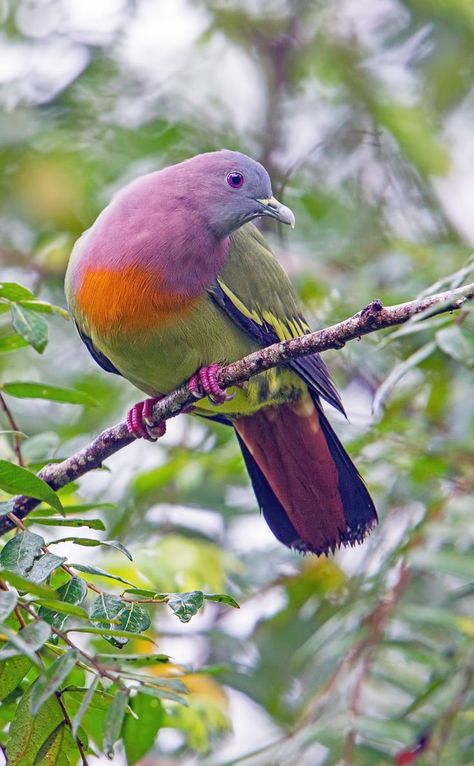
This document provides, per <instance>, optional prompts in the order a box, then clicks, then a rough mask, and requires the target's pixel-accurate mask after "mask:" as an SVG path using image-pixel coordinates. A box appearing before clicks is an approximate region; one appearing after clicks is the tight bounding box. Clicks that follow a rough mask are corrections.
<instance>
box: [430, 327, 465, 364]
mask: <svg viewBox="0 0 474 766" xmlns="http://www.w3.org/2000/svg"><path fill="white" fill-rule="evenodd" d="M436 342H437V343H438V346H439V347H440V349H441V351H443V352H444V353H445V354H448V356H450V357H451V358H452V359H455V360H456V361H457V362H461V363H462V364H465V365H466V367H474V333H473V332H469V330H466V329H464V327H461V326H460V325H457V324H451V325H449V327H444V328H443V329H442V330H438V332H437V333H436Z"/></svg>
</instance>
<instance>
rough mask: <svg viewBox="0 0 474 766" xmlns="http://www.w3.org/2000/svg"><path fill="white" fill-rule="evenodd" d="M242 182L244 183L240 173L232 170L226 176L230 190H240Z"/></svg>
mask: <svg viewBox="0 0 474 766" xmlns="http://www.w3.org/2000/svg"><path fill="white" fill-rule="evenodd" d="M243 182H244V177H243V175H242V173H239V171H238V170H232V171H231V172H230V173H229V175H228V176H227V183H228V184H229V186H230V187H231V188H232V189H240V187H241V186H242V184H243Z"/></svg>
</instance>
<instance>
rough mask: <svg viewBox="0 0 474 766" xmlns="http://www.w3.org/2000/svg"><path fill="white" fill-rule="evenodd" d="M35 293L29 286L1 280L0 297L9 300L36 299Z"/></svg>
mask: <svg viewBox="0 0 474 766" xmlns="http://www.w3.org/2000/svg"><path fill="white" fill-rule="evenodd" d="M34 297H35V296H34V294H33V293H32V292H31V290H28V288H27V287H24V286H23V285H19V284H18V283H17V282H0V298H6V299H7V300H9V301H22V300H31V299H32V298H33V299H34Z"/></svg>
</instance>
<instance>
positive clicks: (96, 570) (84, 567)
mask: <svg viewBox="0 0 474 766" xmlns="http://www.w3.org/2000/svg"><path fill="white" fill-rule="evenodd" d="M70 566H71V567H73V568H74V569H77V570H78V572H84V574H90V575H97V576H98V577H108V578H109V580H117V582H122V583H124V584H125V585H132V584H133V583H131V582H130V581H129V580H125V579H124V578H123V577H120V576H119V575H115V574H111V572H106V570H105V569H100V567H92V566H89V565H88V564H70Z"/></svg>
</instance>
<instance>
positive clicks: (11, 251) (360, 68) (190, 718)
mask: <svg viewBox="0 0 474 766" xmlns="http://www.w3.org/2000/svg"><path fill="white" fill-rule="evenodd" d="M0 17H1V22H2V28H1V37H0V102H1V104H2V107H3V108H2V111H1V113H0V164H1V169H2V172H1V176H0V200H1V210H0V259H1V264H2V271H1V279H2V280H3V281H5V280H8V281H18V282H21V283H22V284H25V285H26V286H27V287H29V288H30V289H32V290H34V291H35V293H36V294H38V295H39V297H40V298H43V299H46V300H51V301H53V302H54V303H56V304H59V305H62V306H64V295H63V276H64V271H65V268H66V263H67V259H68V256H69V253H70V250H71V246H72V243H73V242H74V240H75V238H76V237H77V236H78V235H79V234H80V233H81V232H82V231H83V230H84V229H85V228H87V227H88V226H89V225H90V224H91V223H92V221H93V220H94V218H95V216H96V215H97V214H98V212H99V211H100V210H101V209H102V207H103V206H104V205H105V204H106V203H107V202H108V200H109V199H110V198H111V196H112V194H113V193H114V192H115V191H116V190H117V189H118V188H120V187H121V186H122V185H123V184H124V183H126V182H127V181H129V180H130V179H132V178H134V177H136V176H137V175H139V174H142V173H145V172H148V171H151V170H155V169H158V168H161V167H163V166H166V165H168V164H170V163H173V162H176V161H179V160H181V159H184V158H185V157H188V156H191V155H193V154H196V153H199V152H203V151H207V150H214V149H218V148H221V147H228V148H235V149H239V150H242V151H244V152H246V153H248V154H250V155H251V156H253V157H255V158H256V159H259V160H261V161H262V162H263V163H264V164H265V165H266V167H267V168H268V170H269V172H270V173H271V175H272V178H273V182H274V192H275V194H276V196H278V197H282V198H283V199H284V201H285V203H286V204H288V205H290V206H291V207H292V208H293V209H294V211H295V214H296V218H297V228H296V229H295V231H294V232H291V233H289V232H287V231H285V232H280V231H277V230H276V229H275V228H274V227H271V226H270V227H269V230H268V231H266V235H267V236H268V237H269V238H270V239H271V241H272V242H273V245H274V247H275V249H276V251H277V252H278V255H279V258H280V260H281V262H282V263H283V264H284V266H285V267H286V268H287V270H288V271H289V273H290V274H291V277H292V279H293V281H294V283H295V285H296V286H297V288H298V290H299V292H300V295H301V299H302V301H303V303H304V307H305V312H306V314H307V315H308V317H310V318H311V320H312V323H313V325H314V326H315V327H316V326H322V325H324V324H329V323H331V322H333V321H337V320H339V319H342V318H344V317H346V316H348V315H350V314H351V313H353V312H354V311H357V310H359V309H360V308H361V307H363V306H364V305H365V304H367V303H368V302H369V301H370V300H372V299H374V298H376V297H378V298H381V299H382V300H383V301H384V302H385V303H387V304H390V303H396V302H401V301H404V300H409V299H411V298H414V297H415V296H416V295H417V294H419V293H420V292H422V291H426V290H428V288H430V287H431V286H433V291H434V290H436V289H438V288H440V287H441V288H445V287H449V286H450V285H452V284H455V285H457V284H459V283H460V282H462V280H463V279H465V280H467V281H472V262H471V265H470V263H469V257H470V253H471V248H472V242H473V239H474V216H473V183H474V171H473V168H474V132H473V130H472V125H473V118H474V91H473V72H474V66H473V64H474V61H473V59H474V6H473V4H472V0H446V2H436V0H405V1H402V0H377V1H376V0H358V1H357V2H351V1H350V0H330V2H318V1H317V0H314V1H313V2H304V0H287V1H286V2H285V0H265V1H264V0H244V1H243V2H242V1H241V2H236V1H234V0H134V1H133V0H128V1H127V0H101V1H100V2H93V1H92V0H17V1H16V2H15V0H2V2H1V3H0ZM470 274H471V278H469V275H470ZM49 325H50V341H49V344H48V346H47V348H46V350H45V351H44V353H43V354H42V355H40V354H38V353H37V352H36V351H35V350H33V349H31V348H17V347H18V346H19V345H20V342H19V341H18V338H17V336H16V335H15V333H14V331H13V330H12V328H11V326H10V325H9V324H8V322H7V321H5V322H4V323H3V324H2V326H1V327H0V351H1V352H4V353H1V354H0V381H1V383H2V384H5V383H7V382H11V381H17V380H23V381H25V380H27V381H41V382H43V383H50V384H56V385H64V386H72V387H74V388H76V389H79V390H82V391H84V392H86V393H88V394H89V395H90V396H91V397H92V398H93V399H94V400H95V401H96V402H97V404H98V406H95V407H93V406H89V407H81V406H74V405H70V404H58V403H52V402H48V401H39V400H34V401H33V400H28V399H21V400H20V399H16V398H14V397H11V396H10V397H9V396H6V400H7V401H8V404H9V406H10V407H11V409H12V411H13V413H14V415H15V418H16V420H17V422H18V425H19V428H20V429H21V430H22V431H23V432H25V433H26V434H27V438H26V439H24V440H23V454H24V456H25V459H26V460H27V461H28V463H29V464H31V465H34V464H35V463H37V462H40V463H41V462H44V461H47V460H48V459H51V458H57V457H62V456H66V455H69V454H71V453H72V452H73V451H74V450H75V449H77V448H78V447H79V446H81V445H83V444H85V443H87V442H88V441H90V439H91V438H92V437H93V436H94V435H95V434H96V433H97V432H98V431H99V430H100V429H102V428H104V427H105V426H106V425H110V424H112V423H113V422H115V421H117V420H118V419H121V418H122V417H123V415H124V412H125V410H126V408H127V406H129V405H130V403H131V402H132V401H133V400H134V399H136V398H137V392H136V391H134V390H132V388H131V386H130V385H128V384H127V383H126V382H124V381H122V380H120V379H118V378H116V377H114V376H108V375H107V374H105V373H104V372H102V371H101V370H99V368H97V367H95V366H94V363H93V361H92V360H91V359H90V358H89V357H88V354H87V351H86V349H85V348H84V347H83V346H82V345H81V343H80V341H79V338H78V337H77V335H76V333H75V331H74V328H73V327H72V325H71V324H70V323H66V322H65V321H64V320H63V319H62V318H61V317H56V318H53V319H52V320H51V321H50V322H49ZM473 330H474V317H473V315H472V313H470V311H469V310H466V311H463V312H462V313H460V314H459V315H458V316H456V317H453V316H449V315H448V316H442V317H436V318H432V319H430V320H428V321H426V322H424V323H422V324H419V323H417V324H413V325H410V326H409V327H407V328H404V329H403V330H402V331H391V332H389V333H378V334H376V335H371V336H369V337H367V338H365V339H363V340H362V341H361V342H360V343H352V344H350V346H349V347H347V348H345V349H343V350H342V351H340V352H337V353H336V352H330V353H328V354H326V361H327V362H328V363H329V365H330V367H331V370H332V372H333V374H334V377H335V380H336V382H337V384H338V386H339V388H340V389H341V392H342V395H343V400H344V402H345V405H346V407H347V410H348V412H349V417H350V423H346V422H342V419H338V418H337V416H334V417H333V418H332V419H333V422H334V423H335V426H336V427H337V429H338V431H339V432H340V434H341V436H342V438H343V440H344V441H345V443H346V445H348V449H349V451H350V452H351V454H352V455H353V456H354V458H355V459H356V462H357V464H358V466H359V467H360V470H361V473H362V474H363V475H364V477H365V479H366V481H367V483H368V486H369V488H370V490H371V492H372V494H373V496H374V498H375V500H376V504H377V507H378V510H379V514H380V517H381V524H380V526H379V528H378V530H377V531H376V532H375V534H374V535H373V536H372V537H371V539H370V540H368V541H367V542H366V543H365V545H364V546H363V547H362V548H359V549H354V550H347V551H341V552H340V553H338V554H337V555H336V556H335V557H334V558H332V557H331V558H330V559H316V558H311V557H308V558H306V559H302V558H300V557H298V556H297V555H296V554H292V553H290V552H289V551H287V550H285V549H284V548H283V547H282V546H279V545H278V544H277V543H276V542H275V540H273V538H272V537H271V535H270V533H269V532H268V531H267V529H266V527H265V524H264V522H263V520H262V519H261V518H259V515H258V513H257V510H256V507H255V501H254V498H253V495H252V492H251V490H250V488H249V484H248V480H247V477H246V475H245V472H244V468H243V462H242V460H241V458H240V456H239V452H238V448H237V445H236V443H235V440H234V439H233V438H232V434H231V433H229V432H228V431H227V430H226V429H225V428H223V427H218V426H214V425H212V424H211V425H204V424H203V423H201V422H194V421H192V420H191V419H190V418H189V417H187V416H182V417H180V418H178V419H176V420H174V421H172V422H170V424H169V429H168V434H167V436H166V437H165V438H164V439H163V440H162V441H160V443H159V444H158V445H156V446H154V445H149V444H134V445H132V446H131V447H128V448H127V449H126V450H123V451H122V452H121V453H119V454H118V455H117V456H115V457H114V458H113V459H111V460H110V461H109V462H108V470H107V471H105V470H103V471H99V472H95V473H94V474H90V475H88V476H86V477H85V478H84V479H83V480H82V481H81V482H80V484H79V486H73V487H72V490H70V491H69V494H68V495H67V498H68V500H67V502H69V503H73V502H75V503H79V502H80V503H85V502H99V501H100V502H108V503H112V504H113V506H112V507H110V508H108V507H104V508H103V509H102V517H103V520H104V523H105V524H106V526H107V537H108V538H118V539H120V540H121V541H123V542H124V543H125V544H126V545H127V546H128V547H129V548H130V550H131V551H132V553H133V554H134V562H133V564H132V563H129V562H126V564H125V565H124V564H123V561H125V559H122V558H120V559H119V557H118V556H119V554H117V557H116V556H115V554H112V553H107V554H106V553H102V552H101V553H100V554H98V553H97V551H98V550H99V549H93V551H94V555H93V556H88V555H87V549H81V553H82V551H83V550H84V551H86V553H84V554H83V556H82V558H80V559H79V560H81V561H84V562H86V563H87V562H91V561H94V563H95V564H99V565H101V566H106V567H107V568H108V569H109V570H111V571H113V572H115V573H116V574H118V575H120V576H122V577H125V578H127V579H131V580H132V581H133V582H135V583H137V582H139V583H141V584H142V586H143V587H148V588H150V587H151V588H153V589H156V590H160V591H189V590H193V589H200V590H210V591H219V592H221V591H227V592H229V593H231V594H232V595H233V596H234V597H235V598H236V599H237V600H238V601H239V603H240V605H241V609H240V611H239V612H236V611H234V610H231V609H229V608H227V607H223V606H221V605H217V604H208V605H207V606H206V609H205V611H204V612H203V613H202V614H199V615H197V616H196V617H195V618H193V620H192V622H191V623H189V624H186V625H180V624H179V623H178V622H177V621H176V619H175V618H174V617H173V616H168V615H167V614H166V613H165V612H164V611H163V610H162V609H160V611H158V612H153V614H152V617H153V630H154V631H155V634H156V639H157V641H158V643H159V647H160V651H163V652H166V653H168V654H169V655H171V656H172V657H173V659H174V661H175V662H177V663H180V664H181V665H182V667H184V668H186V669H187V670H188V671H189V674H188V675H187V676H186V678H187V681H186V683H187V685H188V689H189V692H190V693H189V698H190V706H189V707H187V708H184V707H182V706H180V705H178V704H173V703H169V704H168V707H167V708H166V710H165V712H164V713H163V717H162V719H160V720H159V721H158V723H157V721H156V717H155V720H154V726H155V728H154V729H153V731H152V736H151V740H150V742H149V743H148V744H149V747H151V750H150V751H149V754H148V755H147V756H146V757H145V759H144V760H143V761H142V763H143V764H144V765H145V764H146V766H152V765H158V764H160V765H162V766H165V764H166V766H171V765H172V764H178V763H179V764H185V765H186V766H191V764H197V763H200V764H205V766H222V765H223V764H234V763H237V762H238V763H243V764H249V766H259V765H261V766H268V765H269V764H285V765H286V764H288V765H291V764H299V766H318V765H319V764H321V765H322V764H325V765H326V766H330V765H331V764H355V765H356V764H360V766H370V765H371V764H374V765H379V764H380V765H382V764H393V763H395V762H397V763H412V762H414V760H415V759H417V763H420V766H421V765H422V764H430V765H431V766H435V764H439V763H443V764H445V765H446V766H449V765H450V764H451V765H452V766H458V765H459V764H469V763H472V762H473V761H474V737H473V733H472V732H473V717H474V707H473V698H472V678H473V674H474V655H473V637H474V611H473V606H474V604H473V601H474V589H473V586H472V578H473V574H474V568H473V558H472V545H473V537H474V525H473V521H472V507H473V500H474V482H473V475H474V472H473V457H474V454H473V452H474V450H473V443H474V442H473V437H474V417H473V416H474V397H473V395H472V368H473V366H474V334H473ZM12 349H13V350H12ZM4 427H5V428H7V426H6V424H4ZM0 453H1V456H2V457H4V458H7V459H14V453H13V451H12V444H11V441H10V436H8V435H0ZM63 497H66V495H64V494H63ZM65 502H66V501H65ZM82 515H84V514H82ZM32 528H33V530H34V531H40V528H39V527H37V526H33V527H32ZM48 531H49V528H48ZM60 532H61V530H58V534H57V537H59V536H62V535H61V534H60ZM43 534H44V530H43ZM59 550H61V551H62V549H60V548H59V547H58V551H59ZM78 556H79V554H78V553H75V560H78ZM113 587H114V585H113V583H111V584H110V588H111V590H113ZM100 642H101V643H100ZM91 645H92V649H94V647H95V648H96V649H97V650H98V651H99V650H100V651H105V650H104V646H105V647H107V646H108V645H106V644H105V643H104V641H103V640H102V639H99V638H98V639H97V642H96V643H94V642H91ZM108 649H109V650H110V646H108ZM129 650H130V651H134V652H141V651H149V645H147V644H145V643H144V644H143V646H142V645H141V644H140V642H139V641H138V640H137V641H136V642H135V643H134V644H133V642H131V645H130V647H129V648H127V649H126V650H124V651H129ZM208 666H209V667H210V671H209V672H205V668H206V667H208ZM203 668H204V671H203V670H202V669H203ZM195 670H197V671H202V672H199V673H198V674H192V673H191V671H195ZM150 672H152V671H150ZM10 704H11V705H14V701H13V702H12V703H10ZM7 707H8V706H7ZM7 713H8V711H7ZM6 719H8V714H7V715H6V718H5V719H2V723H3V724H4V725H7V724H6ZM137 723H139V722H136V721H135V722H133V719H131V718H130V720H129V721H128V723H127V725H128V726H129V727H133V725H137ZM95 725H96V726H97V725H98V724H97V721H96V723H95ZM143 725H145V724H143ZM160 725H161V729H160V731H159V733H158V737H157V739H156V742H155V744H153V740H154V735H155V730H156V729H157V728H158V727H159V726H160ZM90 726H91V727H93V723H92V722H91V723H90ZM152 728H153V727H152ZM135 736H137V737H138V738H140V737H142V736H144V729H140V727H139V726H138V728H137V729H136V731H135ZM4 739H5V737H4V735H2V738H1V739H0V741H1V742H2V743H3V742H4ZM92 739H93V740H94V737H93V736H92ZM129 741H130V737H129ZM417 747H418V750H417ZM400 753H401V755H400ZM397 754H398V755H397ZM128 755H129V756H130V753H128ZM124 758H125V756H124V755H123V753H122V750H121V749H120V748H119V749H118V750H117V752H116V756H115V761H114V762H117V763H118V764H121V763H125V760H124ZM396 758H398V760H396ZM418 758H419V760H418ZM0 759H1V756H0ZM404 759H405V760H404ZM129 761H130V762H134V761H133V758H132V759H131V760H130V759H129ZM91 763H99V759H97V760H95V759H94V758H92V759H91Z"/></svg>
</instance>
